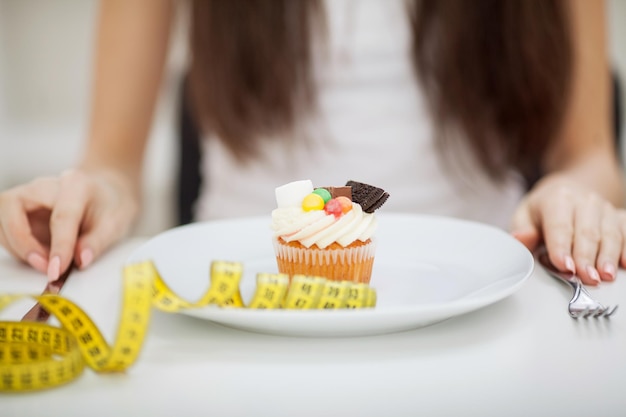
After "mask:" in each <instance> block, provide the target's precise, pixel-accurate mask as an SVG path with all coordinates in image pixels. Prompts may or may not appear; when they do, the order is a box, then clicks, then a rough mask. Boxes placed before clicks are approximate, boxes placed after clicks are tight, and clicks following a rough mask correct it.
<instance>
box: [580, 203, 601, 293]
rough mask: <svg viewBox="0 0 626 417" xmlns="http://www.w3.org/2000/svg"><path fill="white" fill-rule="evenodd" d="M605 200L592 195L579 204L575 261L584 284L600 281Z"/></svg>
mask: <svg viewBox="0 0 626 417" xmlns="http://www.w3.org/2000/svg"><path fill="white" fill-rule="evenodd" d="M603 206H604V204H603V200H601V199H600V197H598V196H596V195H590V196H589V197H588V198H586V199H584V200H582V201H581V203H580V204H579V205H578V206H577V209H576V214H575V222H574V223H575V224H574V245H573V253H574V262H575V263H576V271H577V274H578V276H579V277H580V279H581V280H582V281H583V283H584V284H587V285H594V284H599V283H600V274H599V273H598V270H597V269H596V259H597V257H598V250H599V248H600V241H601V239H602V232H601V218H602V215H603V214H604V210H603Z"/></svg>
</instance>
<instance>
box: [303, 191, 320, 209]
mask: <svg viewBox="0 0 626 417" xmlns="http://www.w3.org/2000/svg"><path fill="white" fill-rule="evenodd" d="M323 208H324V199H323V198H322V197H321V196H320V195H319V194H314V193H311V194H309V195H307V196H306V197H304V199H303V200H302V210H304V211H312V210H322V209H323Z"/></svg>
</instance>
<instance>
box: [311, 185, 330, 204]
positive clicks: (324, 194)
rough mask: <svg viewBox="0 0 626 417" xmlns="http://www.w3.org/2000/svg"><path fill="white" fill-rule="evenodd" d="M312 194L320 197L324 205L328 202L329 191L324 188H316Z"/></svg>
mask: <svg viewBox="0 0 626 417" xmlns="http://www.w3.org/2000/svg"><path fill="white" fill-rule="evenodd" d="M313 193H314V194H317V195H319V196H320V197H322V198H323V199H324V204H326V203H328V200H330V199H331V195H330V191H328V190H327V189H326V188H316V189H315V190H313Z"/></svg>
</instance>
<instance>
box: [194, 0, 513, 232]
mask: <svg viewBox="0 0 626 417" xmlns="http://www.w3.org/2000/svg"><path fill="white" fill-rule="evenodd" d="M325 6H326V13H327V19H328V30H329V36H328V38H327V39H328V40H327V42H328V45H327V52H326V54H325V55H323V54H318V55H317V61H316V72H317V82H318V85H319V87H318V100H319V111H318V113H317V114H316V115H314V116H312V117H311V119H310V120H307V121H306V123H302V125H301V126H299V132H300V133H299V134H298V135H297V136H298V137H295V138H294V139H295V141H294V142H295V143H296V144H295V145H294V146H292V147H285V146H284V144H283V143H281V142H280V141H268V143H267V144H265V145H264V146H263V149H262V154H261V155H260V157H259V158H257V159H255V160H254V161H252V162H250V163H247V164H246V165H241V164H238V163H237V161H236V160H235V159H234V158H233V157H232V156H231V155H230V154H229V152H228V151H227V150H226V149H225V147H224V146H223V145H222V144H221V143H220V142H219V141H217V140H211V138H207V140H205V141H204V145H203V147H204V152H203V153H204V159H203V166H202V171H203V178H205V179H206V180H205V181H204V185H203V188H202V190H201V194H200V198H199V202H198V204H197V207H196V219H197V220H208V219H215V218H223V217H233V216H249V215H268V216H269V213H270V212H271V210H272V209H273V208H275V206H276V203H275V201H274V188H275V187H277V186H280V185H282V184H285V183H287V182H290V181H294V180H300V179H311V180H312V181H313V184H314V185H315V186H329V185H343V184H345V182H346V181H347V180H355V181H360V182H365V183H369V184H372V185H376V186H378V187H381V188H384V189H385V190H386V191H388V192H389V193H390V195H391V197H390V198H389V200H388V201H387V203H386V204H385V206H384V208H383V210H385V212H387V211H396V212H398V211H399V212H412V213H423V214H436V215H446V216H455V217H462V218H465V219H470V220H476V221H482V222H487V223H491V224H494V225H496V226H500V227H503V228H507V227H508V225H509V221H510V218H511V215H512V212H513V209H514V208H515V206H516V204H517V202H518V201H519V199H520V197H521V195H522V193H523V186H522V182H521V181H520V180H519V177H518V176H514V175H511V179H510V180H509V181H507V183H506V185H505V186H500V187H498V186H496V185H494V184H492V183H491V182H489V181H488V180H486V179H485V178H484V177H483V176H481V174H480V170H479V169H478V167H476V166H474V165H473V164H471V165H472V167H473V168H472V169H470V171H467V170H466V169H465V170H463V171H462V175H459V172H460V171H459V172H457V173H456V175H455V174H454V173H451V172H447V171H450V170H449V169H448V170H447V171H446V167H445V166H444V164H443V162H442V161H441V159H440V158H439V156H438V154H437V151H436V149H435V146H434V139H435V138H434V135H433V127H432V123H431V121H430V120H429V117H428V114H427V109H426V103H425V102H424V97H423V94H422V91H421V90H420V86H419V85H418V83H417V81H416V79H415V76H414V72H413V68H412V64H411V61H410V44H411V33H410V26H409V22H408V18H407V14H406V10H405V2H404V1H403V0H388V1H379V0H333V1H327V2H326V4H325ZM304 137H308V138H309V142H308V144H307V143H305V141H303V140H302V139H303V138H304ZM494 208H497V209H494ZM268 218H269V217H268Z"/></svg>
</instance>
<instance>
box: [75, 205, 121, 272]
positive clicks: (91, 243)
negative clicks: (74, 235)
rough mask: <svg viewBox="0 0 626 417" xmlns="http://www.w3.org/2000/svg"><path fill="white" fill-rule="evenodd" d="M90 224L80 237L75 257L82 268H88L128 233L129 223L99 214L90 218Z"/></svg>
mask: <svg viewBox="0 0 626 417" xmlns="http://www.w3.org/2000/svg"><path fill="white" fill-rule="evenodd" d="M88 223H89V226H91V225H93V227H91V228H89V227H88V228H87V229H86V230H84V231H83V232H82V234H81V236H80V237H79V238H78V242H77V244H76V251H75V253H74V259H75V260H76V262H77V265H79V266H80V268H81V269H84V268H87V267H88V266H89V265H91V263H92V262H93V261H94V260H96V259H97V258H99V257H100V256H101V255H102V254H103V253H104V252H105V251H106V250H107V249H109V248H110V247H111V245H113V243H114V242H116V241H118V240H119V239H120V238H121V237H122V236H124V235H126V233H127V232H128V229H129V225H127V224H123V222H122V221H121V220H119V219H118V220H116V219H115V218H113V217H111V216H98V217H94V218H92V219H89V220H88Z"/></svg>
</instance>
